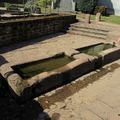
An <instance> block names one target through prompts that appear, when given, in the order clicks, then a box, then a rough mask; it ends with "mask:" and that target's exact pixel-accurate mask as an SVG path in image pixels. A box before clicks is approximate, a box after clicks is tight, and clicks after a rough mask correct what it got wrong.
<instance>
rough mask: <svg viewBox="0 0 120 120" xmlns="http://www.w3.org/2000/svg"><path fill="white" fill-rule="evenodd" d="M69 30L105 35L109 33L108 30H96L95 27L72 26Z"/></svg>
mask: <svg viewBox="0 0 120 120" xmlns="http://www.w3.org/2000/svg"><path fill="white" fill-rule="evenodd" d="M69 30H73V31H78V32H85V33H91V34H97V35H104V36H107V34H108V32H104V31H98V30H94V29H84V28H77V27H70V28H69Z"/></svg>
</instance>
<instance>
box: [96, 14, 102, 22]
mask: <svg viewBox="0 0 120 120" xmlns="http://www.w3.org/2000/svg"><path fill="white" fill-rule="evenodd" d="M100 21H101V13H100V12H98V13H97V14H96V22H100Z"/></svg>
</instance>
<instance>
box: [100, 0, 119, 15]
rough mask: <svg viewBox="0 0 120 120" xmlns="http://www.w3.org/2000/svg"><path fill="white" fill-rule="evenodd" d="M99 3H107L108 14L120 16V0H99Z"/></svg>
mask: <svg viewBox="0 0 120 120" xmlns="http://www.w3.org/2000/svg"><path fill="white" fill-rule="evenodd" d="M98 5H106V6H107V7H108V10H107V13H108V14H115V15H118V16H120V0H99V2H98Z"/></svg>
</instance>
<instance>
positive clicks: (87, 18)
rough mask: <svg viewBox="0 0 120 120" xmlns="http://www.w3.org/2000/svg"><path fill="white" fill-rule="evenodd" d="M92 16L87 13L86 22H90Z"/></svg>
mask: <svg viewBox="0 0 120 120" xmlns="http://www.w3.org/2000/svg"><path fill="white" fill-rule="evenodd" d="M90 17H91V15H90V14H86V15H85V23H88V24H90Z"/></svg>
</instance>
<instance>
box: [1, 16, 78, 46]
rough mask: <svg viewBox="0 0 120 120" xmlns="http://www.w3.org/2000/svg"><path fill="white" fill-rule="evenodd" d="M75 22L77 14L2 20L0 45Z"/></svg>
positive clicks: (55, 30)
mask: <svg viewBox="0 0 120 120" xmlns="http://www.w3.org/2000/svg"><path fill="white" fill-rule="evenodd" d="M74 22H76V16H75V15H54V16H46V17H35V18H24V19H16V20H11V21H6V22H0V46H3V45H8V44H12V43H15V42H19V41H25V40H30V39H33V38H37V37H40V36H43V35H48V34H52V33H56V32H59V31H61V30H63V29H64V28H65V27H66V26H68V25H69V24H71V23H74Z"/></svg>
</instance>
